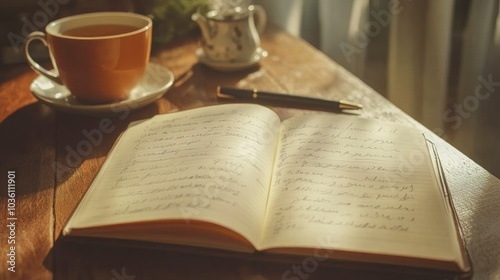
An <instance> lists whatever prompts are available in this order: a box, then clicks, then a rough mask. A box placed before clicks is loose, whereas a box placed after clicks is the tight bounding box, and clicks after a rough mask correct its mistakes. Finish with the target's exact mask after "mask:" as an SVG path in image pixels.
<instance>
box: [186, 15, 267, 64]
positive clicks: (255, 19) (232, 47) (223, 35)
mask: <svg viewBox="0 0 500 280" xmlns="http://www.w3.org/2000/svg"><path fill="white" fill-rule="evenodd" d="M191 19H192V20H193V21H195V22H196V23H197V24H198V25H199V27H200V30H201V34H202V39H201V40H200V43H201V47H202V49H203V51H204V54H205V56H206V57H207V58H208V59H210V60H211V61H214V62H225V63H233V62H234V63H236V62H246V61H248V60H250V59H251V57H252V56H253V55H254V54H255V52H256V51H257V49H258V48H259V47H260V37H259V34H260V33H262V32H263V31H264V28H265V26H266V22H267V15H266V12H265V10H264V8H262V6H259V5H250V6H248V8H241V7H237V8H234V9H231V10H228V11H224V12H219V11H216V10H212V11H209V12H207V13H206V14H205V15H202V14H201V13H200V12H197V13H195V14H193V15H192V16H191Z"/></svg>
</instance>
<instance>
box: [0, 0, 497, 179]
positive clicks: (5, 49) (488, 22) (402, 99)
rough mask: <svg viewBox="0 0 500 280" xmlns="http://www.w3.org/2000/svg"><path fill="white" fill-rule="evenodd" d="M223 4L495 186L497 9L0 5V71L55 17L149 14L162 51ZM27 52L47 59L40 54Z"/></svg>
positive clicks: (277, 1)
mask: <svg viewBox="0 0 500 280" xmlns="http://www.w3.org/2000/svg"><path fill="white" fill-rule="evenodd" d="M209 1H210V2H209ZM224 1H227V2H232V3H233V4H248V3H253V4H260V5H262V6H264V8H265V9H266V11H267V13H268V18H269V21H270V22H273V23H274V24H276V25H279V26H281V27H282V28H284V29H286V30H287V31H288V32H290V33H292V34H294V35H296V36H300V37H302V38H304V39H305V40H307V41H308V42H309V43H310V44H312V45H313V46H315V47H316V48H318V49H319V50H321V51H322V52H324V53H325V54H326V55H328V56H329V57H331V58H332V59H333V60H335V61H336V62H337V63H339V64H340V65H342V66H343V67H345V68H346V69H348V70H349V71H351V72H352V73H353V74H355V75H356V76H358V77H359V78H360V79H361V80H363V81H364V82H365V83H367V84H368V85H369V86H371V87H372V88H373V89H375V90H376V91H377V92H379V93H380V94H381V95H383V96H385V97H386V98H387V99H389V100H390V101H392V102H393V103H394V104H396V105H397V106H398V107H400V108H401V109H402V110H404V111H405V112H406V113H408V114H409V115H411V116H412V117H413V118H415V119H416V120H418V121H419V122H421V123H422V124H424V125H425V126H426V127H428V128H429V129H431V130H432V131H434V132H435V133H436V134H438V135H439V136H441V137H442V138H444V139H445V140H446V141H448V142H449V143H450V144H452V145H454V146H455V147H456V148H457V149H459V150H461V151H462V152H463V153H464V154H466V155H467V156H469V157H470V158H472V159H473V160H474V161H476V162H477V163H478V164H480V165H481V166H483V167H484V168H486V169H487V170H488V171H490V172H491V173H493V174H494V175H496V176H497V177H500V164H497V163H496V161H497V160H498V159H500V148H499V147H498V145H499V144H500V94H499V92H500V68H499V65H500V64H499V63H498V62H500V60H499V58H500V19H499V18H498V12H499V3H498V0H481V1H471V0H440V1H432V0H272V1H268V0H267V1H266V0H254V1H253V2H251V1H250V0H145V1H140V0H2V1H1V2H0V63H1V64H2V65H11V64H17V63H24V57H23V55H22V47H23V43H24V38H25V36H26V35H27V34H28V33H30V32H32V31H35V30H43V27H44V26H45V25H46V24H47V23H48V22H50V21H52V20H55V19H57V18H60V17H63V16H67V15H71V14H77V13H84V12H93V11H110V10H118V11H134V12H138V13H142V14H146V15H150V16H152V17H153V19H154V26H155V28H154V41H155V44H157V45H158V44H159V45H161V44H168V43H169V42H171V41H172V40H173V39H175V38H177V37H181V36H186V35H188V34H191V33H192V32H197V26H196V25H195V23H194V22H192V21H191V19H190V17H191V14H192V13H193V12H194V11H195V10H196V9H197V8H198V7H199V6H206V5H208V4H210V3H212V4H213V3H218V2H224ZM34 48H35V49H37V50H36V51H35V52H36V53H37V54H38V56H39V57H40V58H42V59H43V58H47V51H46V49H45V48H44V47H43V46H41V45H38V46H34ZM0 76H1V75H0ZM0 81H1V80H0Z"/></svg>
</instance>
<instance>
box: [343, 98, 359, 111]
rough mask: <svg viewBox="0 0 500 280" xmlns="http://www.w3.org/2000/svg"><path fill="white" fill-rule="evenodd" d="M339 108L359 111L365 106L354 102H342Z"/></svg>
mask: <svg viewBox="0 0 500 280" xmlns="http://www.w3.org/2000/svg"><path fill="white" fill-rule="evenodd" d="M339 108H340V109H347V110H359V109H362V108H363V105H361V104H357V103H354V102H350V101H345V100H341V101H340V104H339Z"/></svg>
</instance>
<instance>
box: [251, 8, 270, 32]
mask: <svg viewBox="0 0 500 280" xmlns="http://www.w3.org/2000/svg"><path fill="white" fill-rule="evenodd" d="M249 10H251V11H252V13H253V15H254V22H255V28H256V29H257V32H258V33H259V34H262V32H264V29H265V28H266V25H267V14H266V11H265V10H264V8H263V7H262V6H260V5H252V6H250V7H249Z"/></svg>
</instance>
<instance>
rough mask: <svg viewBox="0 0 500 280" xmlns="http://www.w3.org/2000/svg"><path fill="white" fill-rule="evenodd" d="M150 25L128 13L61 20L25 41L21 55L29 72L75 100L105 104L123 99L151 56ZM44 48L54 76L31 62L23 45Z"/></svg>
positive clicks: (141, 74) (142, 17)
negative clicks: (60, 87) (37, 43)
mask: <svg viewBox="0 0 500 280" xmlns="http://www.w3.org/2000/svg"><path fill="white" fill-rule="evenodd" d="M152 27H153V24H152V21H151V19H150V18H148V17H146V16H143V15H138V14H134V13H125V12H99V13H89V14H80V15H75V16H69V17H65V18H61V19H58V20H55V21H53V22H51V23H49V24H48V25H47V26H46V28H45V33H43V32H40V31H35V32H33V33H31V34H29V35H28V36H27V40H26V45H25V56H26V59H27V61H28V63H29V64H30V66H31V68H32V69H33V70H34V71H36V72H37V73H38V74H40V75H42V76H45V77H46V78H48V79H50V80H51V81H53V82H55V83H58V84H61V85H64V86H66V87H67V88H68V90H69V91H70V92H71V94H72V95H73V96H75V97H77V98H78V99H81V100H85V101H88V102H91V103H109V102H112V101H117V100H123V99H127V98H128V97H129V95H130V92H131V91H132V89H133V88H134V87H135V86H136V85H137V84H138V83H139V81H140V80H141V78H142V77H143V76H144V74H145V71H146V67H147V65H148V62H149V56H150V52H151V37H152ZM33 40H40V41H42V42H43V43H44V44H45V45H46V46H48V49H49V54H50V57H51V60H52V64H53V66H54V68H55V71H48V70H47V69H45V68H43V67H42V66H40V65H39V64H38V63H37V62H35V61H34V60H33V58H32V57H31V55H30V53H29V45H30V43H31V42H32V41H33Z"/></svg>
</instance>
